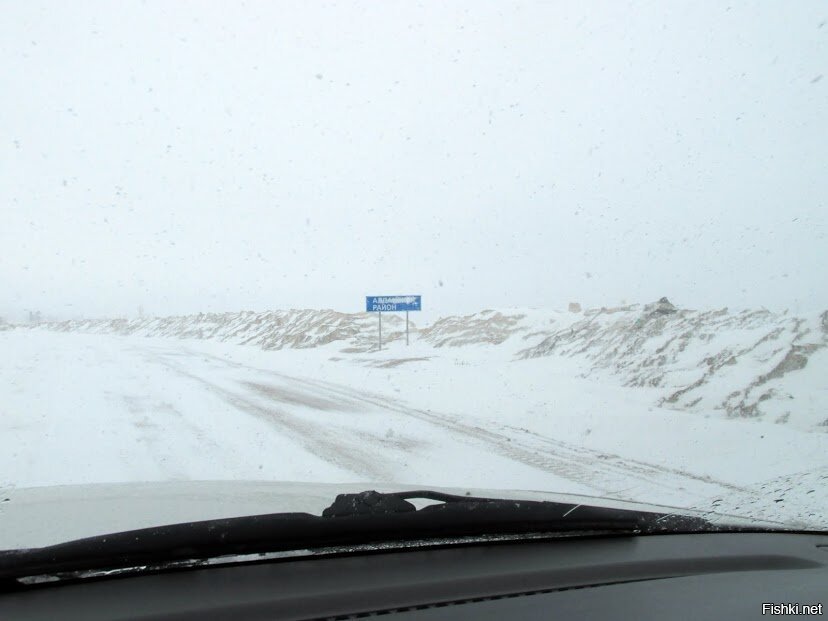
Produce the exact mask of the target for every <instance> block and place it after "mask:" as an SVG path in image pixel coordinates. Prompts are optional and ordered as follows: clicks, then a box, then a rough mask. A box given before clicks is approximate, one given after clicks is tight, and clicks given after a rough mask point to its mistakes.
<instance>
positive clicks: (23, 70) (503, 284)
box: [0, 1, 828, 318]
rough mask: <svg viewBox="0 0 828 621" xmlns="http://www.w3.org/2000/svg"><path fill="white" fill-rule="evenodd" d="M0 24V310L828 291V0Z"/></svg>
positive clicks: (75, 311)
mask: <svg viewBox="0 0 828 621" xmlns="http://www.w3.org/2000/svg"><path fill="white" fill-rule="evenodd" d="M0 15H2V18H0V209H2V213H0V284H2V287H0V315H5V316H6V317H12V318H13V317H22V316H24V314H25V313H26V312H27V311H28V310H32V309H34V310H39V311H42V312H43V313H44V314H46V315H50V316H55V317H70V316H80V315H98V316H100V315H116V314H129V315H134V314H135V312H136V309H137V308H138V307H139V306H143V307H144V309H145V310H146V312H147V313H152V314H171V313H185V312H198V311H206V310H237V309H244V308H251V309H265V308H290V307H325V308H335V309H338V310H342V311H357V310H361V309H362V308H363V297H362V296H364V295H366V294H407V293H420V294H422V295H423V296H424V297H423V301H424V305H425V306H426V308H428V309H429V311H430V312H432V313H435V314H448V313H454V312H466V311H473V310H478V309H480V308H488V307H504V306H533V307H542V306H545V307H561V306H562V305H564V304H565V303H566V302H568V301H570V300H577V301H580V302H581V303H582V304H584V305H603V304H615V303H619V302H621V301H623V300H626V301H650V300H653V299H656V298H658V297H661V296H662V295H666V296H668V297H669V298H670V299H671V300H672V301H673V302H676V303H677V304H680V305H689V306H694V307H709V306H716V307H718V306H724V305H729V306H733V307H753V306H767V307H769V308H774V309H781V308H791V309H793V310H815V309H821V308H825V307H828V288H826V287H825V283H826V282H828V251H827V250H826V249H828V239H826V221H827V220H828V216H827V215H826V214H828V208H827V207H826V196H828V173H827V171H828V165H826V164H828V162H827V161H826V159H827V158H826V153H828V150H826V149H828V147H826V145H828V25H826V20H828V9H826V4H825V3H824V2H822V1H814V2H806V1H798V2H730V3H721V2H716V1H709V2H668V3H662V2H635V3H632V4H625V3H624V4H622V3H620V2H614V1H608V2H589V3H587V2H567V3H563V2H540V3H529V2H521V3H513V2H510V3H506V2H499V1H498V2H480V1H469V2H450V3H443V2H424V3H413V2H385V1H383V2H372V3H355V2H342V3H321V2H312V3H310V2H309V3H306V2H301V3H300V2H295V3H288V2H281V3H275V2H244V3H235V4H231V3H225V2H210V3H208V2H166V1H157V2H140V3H139V2H117V3H116V2H109V1H101V2H77V3H76V2H72V3H69V2H63V1H55V2H48V3H38V2H28V1H27V2H14V1H3V2H0ZM823 76H824V77H823Z"/></svg>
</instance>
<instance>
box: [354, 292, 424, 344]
mask: <svg viewBox="0 0 828 621" xmlns="http://www.w3.org/2000/svg"><path fill="white" fill-rule="evenodd" d="M422 306H423V304H422V296H420V295H369V296H366V297H365V310H366V312H369V313H377V315H378V316H379V317H378V324H379V329H378V332H377V335H378V340H377V343H378V346H377V349H378V351H381V350H382V313H383V311H386V312H388V311H391V312H394V311H397V312H399V311H405V344H406V345H408V343H409V341H408V311H418V310H422Z"/></svg>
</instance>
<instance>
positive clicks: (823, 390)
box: [519, 300, 828, 431]
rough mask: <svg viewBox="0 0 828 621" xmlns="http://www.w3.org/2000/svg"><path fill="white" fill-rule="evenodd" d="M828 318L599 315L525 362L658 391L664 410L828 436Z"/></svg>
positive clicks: (655, 309) (636, 311)
mask: <svg viewBox="0 0 828 621" xmlns="http://www.w3.org/2000/svg"><path fill="white" fill-rule="evenodd" d="M826 345H828V311H826V312H823V313H822V314H821V315H814V316H805V317H793V316H790V315H787V314H784V313H783V314H774V313H770V312H768V311H766V310H761V311H742V312H738V313H731V312H728V310H727V309H722V310H716V311H694V310H684V309H677V308H675V307H673V306H672V304H670V303H669V302H668V301H666V300H662V301H660V302H657V303H654V304H648V305H645V306H643V307H639V306H634V307H629V308H624V309H618V310H609V311H608V310H606V309H601V310H598V311H591V312H588V313H586V315H585V317H584V318H583V319H582V320H581V321H578V322H576V323H574V324H572V325H570V326H568V327H566V328H564V329H561V330H557V331H555V332H554V333H553V334H550V335H549V336H547V337H546V338H545V339H544V340H543V341H541V342H540V343H538V344H537V345H534V346H532V347H529V348H527V349H525V350H523V351H522V352H520V353H519V356H520V357H522V358H538V357H544V356H561V357H566V358H571V359H573V360H577V361H579V362H580V363H581V366H582V368H585V375H586V376H590V375H591V376H598V377H600V376H601V374H602V373H604V374H607V373H608V374H610V375H612V376H615V377H616V378H617V379H618V380H620V381H621V382H622V383H623V384H624V385H625V386H646V387H653V388H657V389H658V393H659V395H660V398H659V400H658V404H659V405H661V406H664V407H670V408H677V409H682V410H699V411H703V410H710V409H714V410H722V411H724V412H725V414H726V415H727V416H728V417H731V418H769V419H771V420H774V421H775V422H780V423H784V422H788V421H794V420H795V422H796V423H798V425H797V426H800V427H808V426H811V425H819V426H822V427H824V428H825V430H826V431H828V350H826Z"/></svg>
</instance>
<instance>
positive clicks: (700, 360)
mask: <svg viewBox="0 0 828 621" xmlns="http://www.w3.org/2000/svg"><path fill="white" fill-rule="evenodd" d="M40 328H42V329H48V330H57V331H62V332H86V333H100V334H119V335H139V336H151V337H167V338H170V337H172V338H182V339H206V340H216V341H222V342H228V343H233V344H239V345H254V346H257V347H260V348H262V349H265V350H281V349H309V348H318V347H330V348H335V349H336V351H337V352H341V353H345V354H356V353H368V352H372V351H373V350H374V349H375V348H376V338H377V321H376V316H375V315H373V314H369V313H354V314H348V313H339V312H336V311H332V310H286V311H266V312H251V311H244V312H239V313H220V314H215V313H208V314H203V313H202V314H198V315H188V316H178V317H164V318H146V319H133V320H124V319H114V320H82V321H78V320H75V321H64V322H55V323H44V324H40ZM404 330H405V322H404V319H403V318H402V316H401V315H395V314H386V315H384V316H383V341H384V343H386V344H388V345H390V346H392V348H393V346H394V345H395V344H399V343H401V342H404V339H405V332H404ZM411 331H412V338H413V339H414V342H415V346H416V347H417V348H418V349H417V354H418V355H420V356H422V355H423V354H424V353H426V354H427V353H428V350H434V353H435V354H437V353H438V351H443V350H445V349H450V350H452V353H451V355H453V356H456V357H460V358H462V357H463V356H472V357H474V358H479V357H481V356H482V357H486V356H489V355H494V350H498V353H500V354H505V355H506V356H509V357H511V358H513V359H515V360H524V359H543V358H556V359H559V360H560V359H563V360H567V361H569V362H568V363H567V364H568V365H569V369H570V372H571V373H573V374H576V375H578V376H580V377H590V378H594V379H598V380H600V381H602V382H607V383H611V384H619V383H620V384H621V385H623V386H630V387H642V388H647V389H650V391H651V392H652V395H653V396H652V403H653V405H657V406H660V407H664V408H670V409H679V410H684V411H691V412H703V413H706V414H709V413H710V412H719V413H721V414H722V415H723V416H724V417H727V418H749V419H759V420H767V421H771V422H778V423H790V424H791V425H792V426H795V427H797V428H799V429H807V430H813V431H819V430H824V431H828V380H826V378H828V349H826V344H828V311H826V312H823V313H822V314H820V315H817V314H814V315H811V316H792V315H789V314H787V313H771V312H769V311H767V310H754V311H740V312H730V311H728V310H727V309H720V310H688V309H679V308H675V307H674V306H673V305H672V304H670V302H669V301H667V300H666V299H662V300H661V301H659V302H656V303H653V304H647V305H632V306H625V307H618V308H601V309H592V310H586V311H584V312H583V313H571V312H563V311H541V310H529V309H508V310H499V311H498V310H486V311H482V312H480V313H475V314H472V315H465V316H450V317H444V318H441V319H439V320H437V321H435V322H434V323H433V324H431V325H430V326H426V327H422V328H420V329H417V327H416V326H415V325H414V324H413V323H412V324H411ZM480 347H483V348H484V350H482V351H481V350H480V349H479V348H480ZM424 350H425V352H424ZM406 353H408V352H406ZM423 359H427V357H426V358H423ZM343 360H349V358H348V357H346V358H343ZM351 361H353V362H357V363H362V364H374V365H375V364H376V361H371V362H369V361H366V360H365V359H361V358H360V359H357V358H352V359H351ZM383 364H392V363H383Z"/></svg>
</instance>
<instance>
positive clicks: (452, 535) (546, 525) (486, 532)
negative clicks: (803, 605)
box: [0, 491, 720, 586]
mask: <svg viewBox="0 0 828 621" xmlns="http://www.w3.org/2000/svg"><path fill="white" fill-rule="evenodd" d="M414 499H422V500H431V501H438V502H439V503H440V504H433V505H430V506H426V507H424V508H422V509H417V508H416V507H415V506H414V505H413V504H412V503H410V502H408V501H409V500H414ZM715 530H720V527H717V526H715V525H713V524H711V523H709V522H707V521H706V520H704V519H701V518H698V517H693V516H686V515H675V514H665V513H651V512H642V511H631V510H627V509H614V508H607V507H600V506H592V505H576V504H571V503H560V502H546V501H525V500H504V499H495V498H475V497H469V496H454V495H450V494H443V493H440V492H432V491H415V492H396V493H388V494H381V493H378V492H375V491H366V492H362V493H359V494H340V495H339V496H337V498H336V500H335V501H334V502H333V504H331V506H330V507H328V508H327V509H325V511H324V512H323V514H322V516H321V517H320V516H316V515H311V514H308V513H274V514H267V515H253V516H247V517H237V518H228V519H218V520H208V521H201V522H187V523H182V524H173V525H169V526H157V527H153V528H145V529H140V530H132V531H126V532H121V533H115V534H108V535H101V536H97V537H90V538H86V539H79V540H76V541H70V542H67V543H61V544H57V545H53V546H48V547H44V548H34V549H24V550H9V551H5V552H0V585H2V584H4V583H5V584H6V585H7V586H8V585H9V583H10V581H11V582H15V581H17V580H19V579H21V578H25V577H28V576H36V575H57V574H61V573H66V572H83V571H89V570H109V569H117V568H124V567H152V568H156V569H157V568H164V566H165V565H169V566H175V565H176V564H180V563H181V562H182V561H197V560H203V559H210V558H217V557H228V556H234V555H235V556H245V555H251V554H262V553H270V552H278V551H290V550H306V549H320V548H328V549H330V548H335V547H343V546H359V545H365V544H381V546H378V547H383V548H386V549H387V548H388V547H393V546H390V545H389V544H392V543H393V542H400V543H401V544H402V543H404V542H406V541H408V542H411V541H415V540H416V541H431V542H437V543H440V542H456V541H460V540H464V538H465V540H467V539H468V538H470V537H491V536H494V537H497V536H500V537H503V536H509V537H508V538H509V539H510V540H514V538H515V537H518V538H519V537H520V536H526V537H531V538H533V539H536V538H537V537H538V536H548V537H549V538H553V537H556V536H575V535H578V536H595V535H613V536H630V535H637V534H644V533H658V532H688V531H692V532H698V531H707V532H710V531H715ZM458 538H459V539H458Z"/></svg>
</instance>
